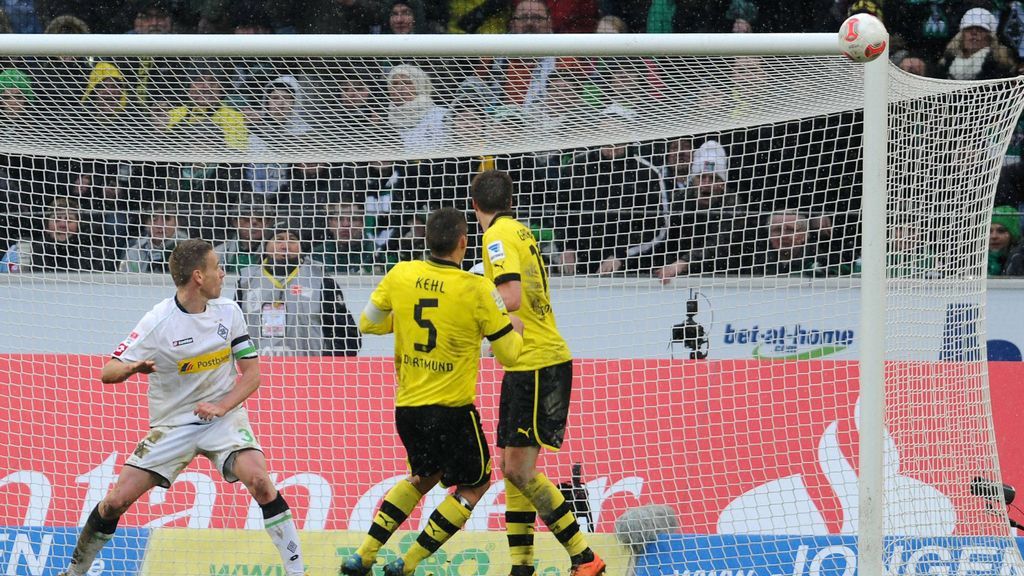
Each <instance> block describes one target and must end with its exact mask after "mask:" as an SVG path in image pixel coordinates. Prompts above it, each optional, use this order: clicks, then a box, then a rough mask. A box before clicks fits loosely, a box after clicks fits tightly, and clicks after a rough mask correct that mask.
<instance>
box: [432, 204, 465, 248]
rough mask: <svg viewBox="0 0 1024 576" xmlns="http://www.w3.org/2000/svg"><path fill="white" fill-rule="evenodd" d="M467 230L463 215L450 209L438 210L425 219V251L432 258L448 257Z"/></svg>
mask: <svg viewBox="0 0 1024 576" xmlns="http://www.w3.org/2000/svg"><path fill="white" fill-rule="evenodd" d="M468 230H469V226H468V225H467V224H466V215H465V214H463V213H462V212H459V211H458V210H456V209H455V208H451V207H448V208H438V209H437V210H434V211H433V212H431V213H430V217H429V218H427V249H428V250H430V254H431V255H432V256H436V257H439V258H441V257H445V256H449V255H451V253H452V252H454V251H455V249H456V248H457V247H458V246H459V238H462V237H463V236H465V235H466V234H467V232H468Z"/></svg>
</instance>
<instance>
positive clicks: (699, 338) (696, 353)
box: [672, 298, 708, 360]
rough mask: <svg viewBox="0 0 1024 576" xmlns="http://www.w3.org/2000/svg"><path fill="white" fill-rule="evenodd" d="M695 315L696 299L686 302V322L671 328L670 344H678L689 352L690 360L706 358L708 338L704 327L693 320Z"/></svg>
mask: <svg viewBox="0 0 1024 576" xmlns="http://www.w3.org/2000/svg"><path fill="white" fill-rule="evenodd" d="M696 315H697V299H696V298H690V299H689V300H687V301H686V320H684V321H683V323H682V324H676V325H675V326H673V327H672V343H673V344H674V343H676V342H679V343H681V344H682V345H683V347H684V348H687V349H689V350H690V360H703V359H705V358H707V357H708V338H707V332H706V331H705V330H704V327H703V326H701V325H700V324H698V323H697V321H696V320H694V319H693V317H694V316H696Z"/></svg>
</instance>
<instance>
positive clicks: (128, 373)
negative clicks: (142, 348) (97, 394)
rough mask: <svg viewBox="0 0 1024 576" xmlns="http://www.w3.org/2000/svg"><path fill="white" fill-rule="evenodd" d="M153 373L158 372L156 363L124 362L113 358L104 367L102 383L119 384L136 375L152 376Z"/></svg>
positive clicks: (101, 374) (149, 361)
mask: <svg viewBox="0 0 1024 576" xmlns="http://www.w3.org/2000/svg"><path fill="white" fill-rule="evenodd" d="M153 372H156V363H155V362H153V361H152V360H139V361H138V362H122V361H120V360H118V359H117V358H111V359H110V360H107V363H106V364H104V365H103V371H102V372H100V381H101V382H103V383H104V384H119V383H121V382H124V381H125V380H127V379H129V378H131V377H132V375H134V374H152V373H153Z"/></svg>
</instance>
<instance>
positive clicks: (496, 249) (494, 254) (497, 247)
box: [487, 240, 505, 264]
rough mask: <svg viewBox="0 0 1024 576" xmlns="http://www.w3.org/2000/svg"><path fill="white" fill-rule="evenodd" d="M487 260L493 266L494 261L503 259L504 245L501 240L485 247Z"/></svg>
mask: <svg viewBox="0 0 1024 576" xmlns="http://www.w3.org/2000/svg"><path fill="white" fill-rule="evenodd" d="M487 259H488V260H490V261H491V263H492V264H493V263H494V261H495V260H504V259H505V245H504V244H502V243H501V240H495V241H494V242H491V243H490V244H488V245H487Z"/></svg>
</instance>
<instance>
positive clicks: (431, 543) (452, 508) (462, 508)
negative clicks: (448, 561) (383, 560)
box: [404, 494, 473, 574]
mask: <svg viewBox="0 0 1024 576" xmlns="http://www.w3.org/2000/svg"><path fill="white" fill-rule="evenodd" d="M472 512H473V510H472V509H471V508H469V507H468V506H466V505H465V504H463V503H462V502H461V501H459V499H458V498H456V497H454V496H452V495H451V494H449V495H448V497H447V498H445V499H444V501H443V502H441V504H440V505H439V506H438V507H437V510H434V512H433V514H431V515H430V520H429V521H428V522H427V527H426V528H424V529H423V532H420V535H419V536H418V537H417V538H416V542H413V545H412V546H410V547H409V551H408V552H406V553H405V558H404V560H405V573H406V574H412V573H413V572H415V571H416V566H417V565H419V563H420V562H422V561H423V559H424V558H426V557H427V556H430V555H431V554H433V553H434V552H437V549H438V548H440V547H441V545H442V544H444V543H445V542H447V541H448V539H449V538H451V537H452V535H453V534H455V533H456V532H458V531H459V529H460V528H462V527H463V526H465V525H466V521H467V520H469V515H470V514H471V513H472Z"/></svg>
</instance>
